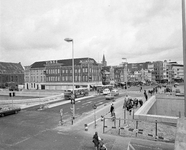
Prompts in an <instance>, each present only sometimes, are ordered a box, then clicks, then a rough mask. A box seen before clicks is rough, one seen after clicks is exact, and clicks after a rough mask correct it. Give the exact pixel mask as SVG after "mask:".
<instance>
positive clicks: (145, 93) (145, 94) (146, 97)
mask: <svg viewBox="0 0 186 150" xmlns="http://www.w3.org/2000/svg"><path fill="white" fill-rule="evenodd" d="M144 96H145V100H146V101H147V100H148V95H147V92H146V90H144Z"/></svg>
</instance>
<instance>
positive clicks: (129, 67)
mask: <svg viewBox="0 0 186 150" xmlns="http://www.w3.org/2000/svg"><path fill="white" fill-rule="evenodd" d="M149 64H151V62H144V63H128V64H127V70H128V72H131V73H134V72H135V71H140V70H142V69H143V70H146V69H148V65H149Z"/></svg>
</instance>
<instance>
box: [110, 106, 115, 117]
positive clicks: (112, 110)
mask: <svg viewBox="0 0 186 150" xmlns="http://www.w3.org/2000/svg"><path fill="white" fill-rule="evenodd" d="M110 113H111V117H112V116H113V113H114V104H113V103H112V105H111V106H110Z"/></svg>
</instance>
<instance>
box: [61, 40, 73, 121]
mask: <svg viewBox="0 0 186 150" xmlns="http://www.w3.org/2000/svg"><path fill="white" fill-rule="evenodd" d="M64 40H65V41H66V42H72V92H73V95H72V97H71V99H72V100H71V101H72V106H73V110H72V111H73V113H72V124H73V119H75V95H74V40H73V39H71V38H65V39H64Z"/></svg>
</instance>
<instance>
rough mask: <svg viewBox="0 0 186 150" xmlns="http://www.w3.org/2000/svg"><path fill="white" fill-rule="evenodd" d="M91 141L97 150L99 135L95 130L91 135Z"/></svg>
mask: <svg viewBox="0 0 186 150" xmlns="http://www.w3.org/2000/svg"><path fill="white" fill-rule="evenodd" d="M92 142H93V143H94V147H95V150H99V137H98V133H97V132H95V134H94V135H93V140H92Z"/></svg>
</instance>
